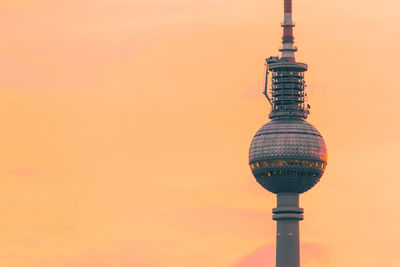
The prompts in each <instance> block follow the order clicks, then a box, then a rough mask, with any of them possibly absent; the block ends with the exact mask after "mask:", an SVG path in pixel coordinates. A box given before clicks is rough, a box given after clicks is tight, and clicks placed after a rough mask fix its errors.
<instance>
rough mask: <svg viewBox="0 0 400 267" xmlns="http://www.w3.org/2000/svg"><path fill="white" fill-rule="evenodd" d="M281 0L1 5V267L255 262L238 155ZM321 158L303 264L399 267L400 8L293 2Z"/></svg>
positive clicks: (270, 201) (268, 257)
mask: <svg viewBox="0 0 400 267" xmlns="http://www.w3.org/2000/svg"><path fill="white" fill-rule="evenodd" d="M282 13H283V0H274V1H272V0H270V1H266V0H263V1H261V0H254V1H239V0H202V1H190V0H164V1H161V0H131V1H129V0H79V1H78V0H70V1H60V0H42V1H39V0H1V1H0V23H1V25H2V27H1V42H0V59H1V61H0V62H1V63H0V68H1V70H0V71H1V74H0V88H1V89H0V122H1V124H2V127H1V131H0V147H1V153H0V172H1V179H0V214H1V220H0V266H2V267H9V266H10V267H31V266H34V267H58V266H62V267H88V266H96V267H106V266H107V267H108V266H113V267H114V266H144V267H146V266H168V267H169V266H184V267H185V266H212V267H213V266H215V267H219V266H235V267H244V266H264V267H265V266H266V267H272V266H273V263H274V236H275V222H273V221H272V220H271V218H272V216H271V209H272V208H273V207H274V206H275V196H274V195H273V194H271V193H268V192H266V191H265V190H263V189H262V188H261V187H260V186H259V185H258V184H257V183H256V182H255V180H254V178H253V177H252V176H251V173H250V169H249V167H248V165H247V160H248V159H247V156H248V148H249V144H250V141H251V139H252V137H253V135H254V133H255V132H256V131H257V130H258V129H259V128H260V127H261V126H262V125H263V124H264V123H266V122H267V121H268V117H267V115H268V112H269V107H268V104H267V102H266V100H265V98H264V97H263V95H262V94H261V91H262V88H263V80H264V66H263V64H264V58H265V57H268V56H271V55H278V51H277V49H278V47H279V46H280V38H281V27H280V22H281V21H282V20H283V14H282ZM294 20H295V22H296V24H297V27H296V28H295V37H296V45H297V46H298V47H299V52H298V53H297V60H298V61H300V62H306V63H308V64H309V72H307V73H306V81H307V83H308V89H309V91H308V92H309V103H310V104H311V107H312V109H311V116H310V117H309V122H311V123H312V124H314V125H315V126H316V127H317V129H319V130H320V131H321V133H322V134H323V136H324V137H325V140H326V143H327V146H328V153H329V165H328V168H327V171H326V173H325V175H324V177H323V178H322V180H321V182H320V183H319V184H318V185H317V186H316V187H315V188H314V189H313V190H311V191H309V192H307V193H306V194H304V195H303V196H302V197H301V206H302V207H303V208H305V221H303V222H302V223H301V239H302V242H303V248H302V261H303V266H307V267H320V266H324V267H338V266H341V267H354V266H363V267H381V266H384V267H399V266H400V254H399V252H398V249H399V239H400V233H399V225H400V214H399V211H400V194H399V186H400V176H399V171H398V169H399V159H400V157H399V154H398V153H399V151H400V124H399V116H400V105H399V104H398V103H399V98H400V91H399V87H398V84H399V73H398V69H399V67H398V64H399V51H398V48H399V47H400V4H399V2H398V1H395V0H381V1H375V0H365V1H357V0H356V1H348V0H335V1H333V0H329V1H328V0H327V1H317V0H294Z"/></svg>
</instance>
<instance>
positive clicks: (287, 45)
mask: <svg viewBox="0 0 400 267" xmlns="http://www.w3.org/2000/svg"><path fill="white" fill-rule="evenodd" d="M294 26H295V25H294V23H293V20H292V0H285V2H284V20H283V23H282V27H283V37H282V48H281V49H280V50H279V51H281V52H282V58H283V59H284V60H286V61H289V62H296V59H295V56H294V52H296V51H297V48H296V47H295V46H294V45H293V44H294V36H293V27H294Z"/></svg>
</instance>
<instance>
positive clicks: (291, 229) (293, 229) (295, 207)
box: [273, 193, 303, 267]
mask: <svg viewBox="0 0 400 267" xmlns="http://www.w3.org/2000/svg"><path fill="white" fill-rule="evenodd" d="M273 213H274V216H273V219H274V220H276V221H277V235H276V267H300V235H299V221H300V220H303V209H301V208H299V194H297V193H280V194H278V195H277V208H275V209H273Z"/></svg>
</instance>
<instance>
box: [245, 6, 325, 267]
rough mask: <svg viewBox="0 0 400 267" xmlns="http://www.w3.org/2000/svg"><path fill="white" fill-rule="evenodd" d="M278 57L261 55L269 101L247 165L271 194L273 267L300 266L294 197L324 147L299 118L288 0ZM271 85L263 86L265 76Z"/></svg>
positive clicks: (319, 171) (313, 174)
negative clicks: (274, 204) (274, 231)
mask: <svg viewBox="0 0 400 267" xmlns="http://www.w3.org/2000/svg"><path fill="white" fill-rule="evenodd" d="M281 26H282V27H283V37H282V44H283V45H282V48H281V49H280V50H279V51H280V52H282V55H281V57H270V58H268V59H266V67H267V73H266V79H265V91H264V94H265V96H266V97H267V99H268V102H269V103H270V104H271V112H270V114H269V118H270V119H271V121H269V122H268V123H267V124H265V125H264V126H263V127H261V129H260V130H259V131H258V132H257V133H256V134H255V136H254V138H253V140H252V142H251V145H250V152H249V164H250V168H251V171H252V173H253V175H254V177H255V178H256V180H257V182H258V183H259V184H261V185H262V186H263V187H264V188H265V189H267V190H268V191H270V192H272V193H275V194H277V207H276V208H274V209H273V210H272V211H273V214H274V215H273V219H274V220H276V221H277V235H276V267H299V266H300V239H299V221H300V220H303V209H302V208H300V207H299V195H300V194H302V193H304V192H306V191H308V190H309V189H311V188H312V187H313V186H314V185H315V184H316V183H318V181H319V180H320V178H321V177H322V175H323V173H324V171H325V168H326V165H327V149H326V145H325V142H324V140H323V138H322V136H321V134H320V133H319V132H318V130H317V129H316V128H315V127H314V126H312V125H311V124H310V123H308V122H307V121H306V120H305V119H307V116H308V114H309V105H307V104H306V103H305V98H306V93H305V87H306V86H305V82H304V72H305V71H307V64H304V63H299V62H296V59H295V56H294V53H295V52H296V51H297V48H296V47H295V46H294V37H293V28H294V26H295V25H294V23H293V21H292V0H284V21H283V23H282V24H281ZM270 72H271V73H272V74H271V88H270V89H269V90H268V76H269V73H270Z"/></svg>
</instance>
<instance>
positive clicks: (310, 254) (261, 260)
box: [232, 243, 327, 267]
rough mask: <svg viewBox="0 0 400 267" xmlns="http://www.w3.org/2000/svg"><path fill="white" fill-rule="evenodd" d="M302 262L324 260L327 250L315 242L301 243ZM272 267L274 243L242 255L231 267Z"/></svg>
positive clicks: (273, 264)
mask: <svg viewBox="0 0 400 267" xmlns="http://www.w3.org/2000/svg"><path fill="white" fill-rule="evenodd" d="M301 258H302V263H305V264H307V263H310V262H314V263H319V264H322V263H324V262H325V261H326V258H327V252H326V249H325V248H324V247H322V246H321V245H319V244H316V243H306V244H302V245H301ZM249 266H251V267H258V266H260V267H261V266H263V267H274V266H275V245H273V244H267V245H264V246H262V247H260V248H257V249H256V250H254V251H253V252H251V253H250V254H248V255H246V256H244V257H243V258H242V259H241V260H239V261H238V262H237V263H235V264H233V266H232V267H249Z"/></svg>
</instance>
